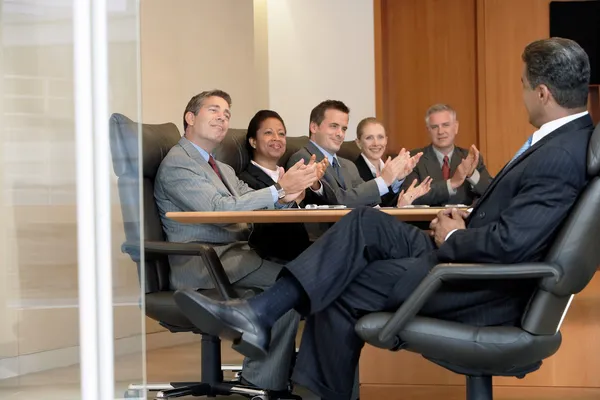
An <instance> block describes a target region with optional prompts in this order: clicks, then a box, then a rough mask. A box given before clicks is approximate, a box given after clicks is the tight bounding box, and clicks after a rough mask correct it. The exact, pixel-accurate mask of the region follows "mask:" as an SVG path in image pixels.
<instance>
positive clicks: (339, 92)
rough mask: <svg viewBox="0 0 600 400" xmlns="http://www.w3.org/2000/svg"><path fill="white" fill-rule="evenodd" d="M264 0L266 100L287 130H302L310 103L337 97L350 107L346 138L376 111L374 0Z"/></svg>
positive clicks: (301, 132) (291, 132)
mask: <svg viewBox="0 0 600 400" xmlns="http://www.w3.org/2000/svg"><path fill="white" fill-rule="evenodd" d="M257 1H260V0H257ZM263 1H264V0H263ZM266 2H267V5H268V7H267V21H268V44H267V45H268V65H269V106H270V107H271V108H272V109H274V110H276V111H277V112H279V113H280V114H281V116H282V117H283V119H284V120H285V122H286V125H287V128H288V134H289V135H291V136H302V135H306V134H308V119H309V115H310V111H311V110H312V108H313V107H314V106H316V105H317V104H318V103H319V102H321V101H323V100H326V99H335V100H341V101H343V102H344V103H346V105H347V106H348V107H350V110H351V112H350V126H349V128H348V133H347V135H346V140H349V139H354V138H355V137H356V125H357V124H358V122H359V121H360V120H361V119H362V118H364V117H372V116H375V64H374V60H375V53H374V26H373V19H374V18H373V1H372V0H351V1H348V0H326V1H324V0H266Z"/></svg>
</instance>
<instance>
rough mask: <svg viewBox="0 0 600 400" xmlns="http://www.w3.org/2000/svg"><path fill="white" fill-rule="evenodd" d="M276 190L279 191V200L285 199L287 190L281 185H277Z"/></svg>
mask: <svg viewBox="0 0 600 400" xmlns="http://www.w3.org/2000/svg"><path fill="white" fill-rule="evenodd" d="M275 190H277V198H278V199H283V198H284V197H285V190H283V188H282V187H281V185H280V184H279V183H276V184H275Z"/></svg>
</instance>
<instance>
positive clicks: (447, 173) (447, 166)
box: [442, 156, 450, 181]
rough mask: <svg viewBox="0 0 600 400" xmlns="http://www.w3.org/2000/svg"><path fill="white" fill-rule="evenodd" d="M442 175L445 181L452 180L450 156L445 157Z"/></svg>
mask: <svg viewBox="0 0 600 400" xmlns="http://www.w3.org/2000/svg"><path fill="white" fill-rule="evenodd" d="M442 175H443V176H444V180H445V181H447V180H448V179H450V164H448V156H444V163H443V164H442Z"/></svg>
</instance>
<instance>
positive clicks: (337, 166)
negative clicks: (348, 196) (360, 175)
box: [331, 157, 346, 190]
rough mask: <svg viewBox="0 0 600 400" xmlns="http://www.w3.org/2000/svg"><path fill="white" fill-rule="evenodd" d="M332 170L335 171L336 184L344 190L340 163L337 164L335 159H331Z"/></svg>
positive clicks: (344, 184)
mask: <svg viewBox="0 0 600 400" xmlns="http://www.w3.org/2000/svg"><path fill="white" fill-rule="evenodd" d="M331 166H332V167H333V170H334V171H335V175H336V176H337V178H338V182H339V183H340V186H341V187H342V189H344V190H346V182H344V177H343V176H342V170H341V168H340V163H339V162H338V159H337V157H333V162H332V163H331Z"/></svg>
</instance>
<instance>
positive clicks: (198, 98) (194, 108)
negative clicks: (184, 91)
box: [183, 89, 231, 132]
mask: <svg viewBox="0 0 600 400" xmlns="http://www.w3.org/2000/svg"><path fill="white" fill-rule="evenodd" d="M209 97H220V98H222V99H223V100H225V101H226V102H227V105H228V106H229V107H231V96H230V95H229V94H228V93H227V92H224V91H223V90H219V89H213V90H207V91H204V92H202V93H200V94H197V95H195V96H194V97H192V98H191V99H190V101H188V103H187V106H186V107H185V111H184V112H183V131H184V132H185V130H186V129H187V127H188V123H187V121H186V120H185V116H186V114H187V113H189V112H191V113H192V114H194V115H198V111H200V108H202V104H203V103H204V100H206V99H207V98H209Z"/></svg>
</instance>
